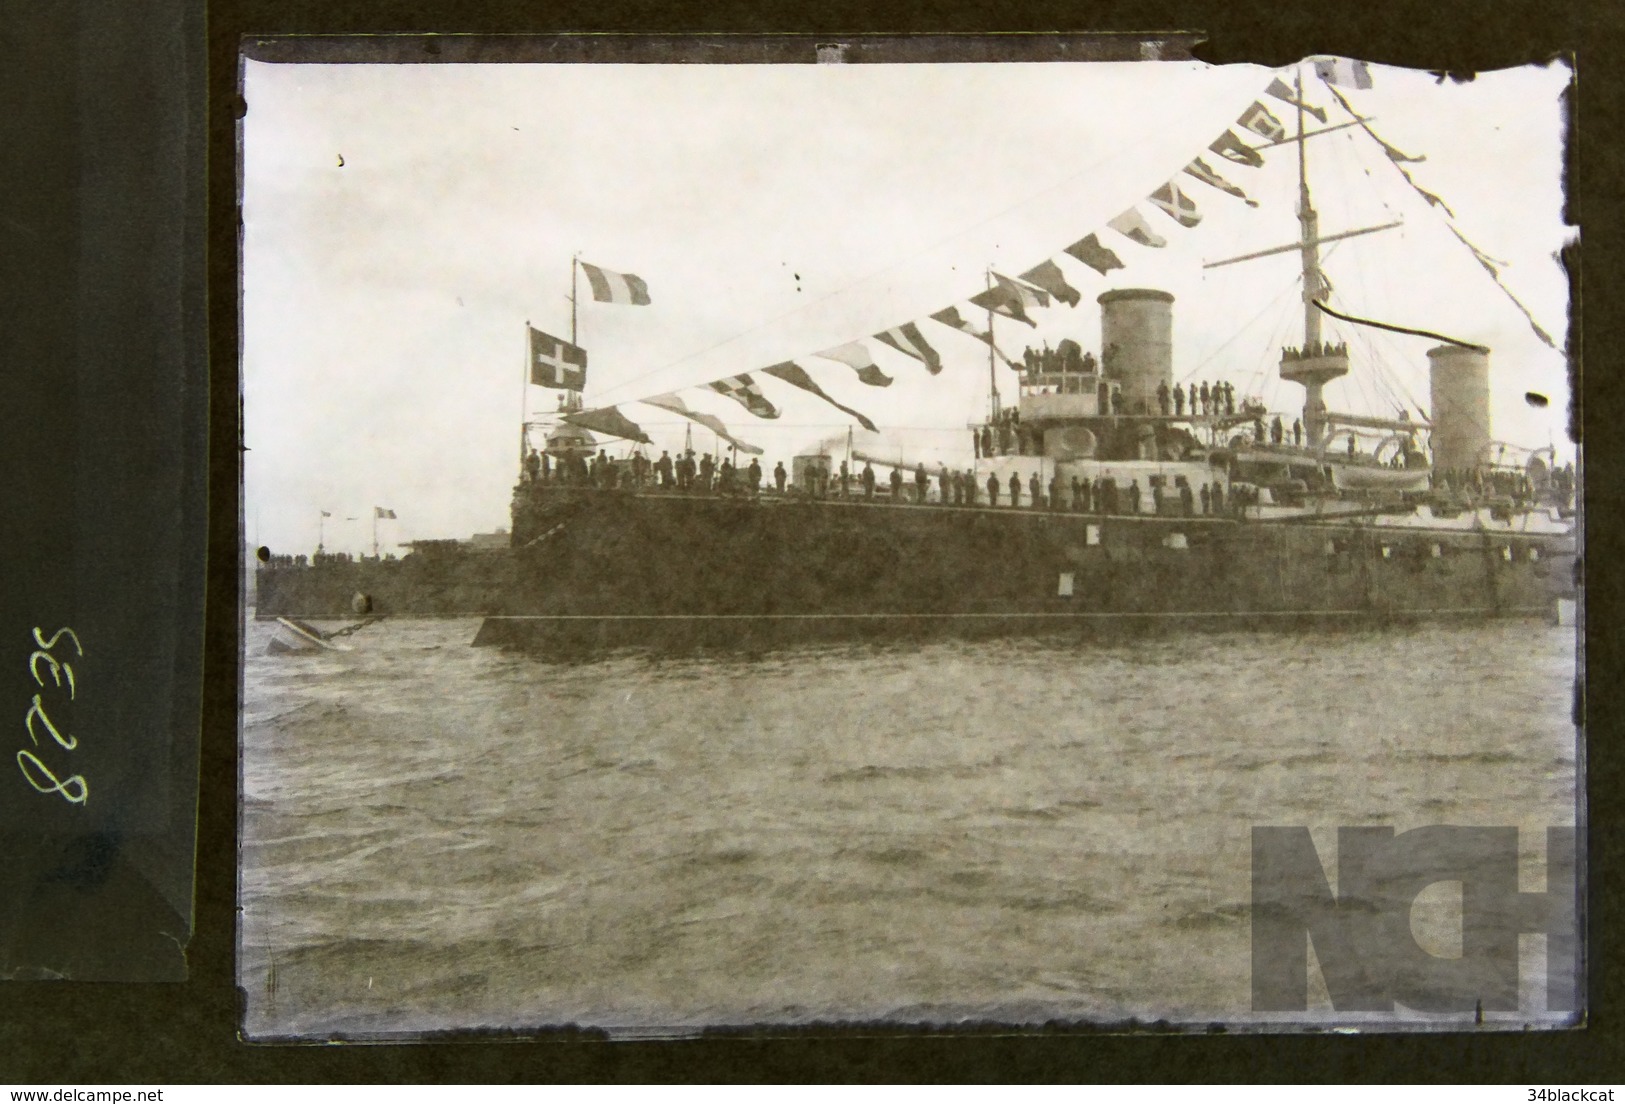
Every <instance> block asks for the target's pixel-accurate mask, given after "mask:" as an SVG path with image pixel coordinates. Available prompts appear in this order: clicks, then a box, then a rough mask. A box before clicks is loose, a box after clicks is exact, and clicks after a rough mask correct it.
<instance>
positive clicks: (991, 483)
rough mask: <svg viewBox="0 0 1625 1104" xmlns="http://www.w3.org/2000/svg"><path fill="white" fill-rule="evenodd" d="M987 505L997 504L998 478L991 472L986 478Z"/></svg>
mask: <svg viewBox="0 0 1625 1104" xmlns="http://www.w3.org/2000/svg"><path fill="white" fill-rule="evenodd" d="M987 504H988V505H989V506H997V505H998V504H999V477H998V476H996V475H994V474H992V473H991V472H989V473H988V477H987Z"/></svg>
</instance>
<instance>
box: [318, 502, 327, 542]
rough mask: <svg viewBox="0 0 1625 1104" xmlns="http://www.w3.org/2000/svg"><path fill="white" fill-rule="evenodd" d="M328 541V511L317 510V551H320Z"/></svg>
mask: <svg viewBox="0 0 1625 1104" xmlns="http://www.w3.org/2000/svg"><path fill="white" fill-rule="evenodd" d="M326 543H327V512H326V511H325V510H317V511H316V551H317V552H318V553H320V552H321V551H322V549H323V547H324V546H325V545H326Z"/></svg>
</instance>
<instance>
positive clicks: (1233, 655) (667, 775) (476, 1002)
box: [239, 620, 1577, 1037]
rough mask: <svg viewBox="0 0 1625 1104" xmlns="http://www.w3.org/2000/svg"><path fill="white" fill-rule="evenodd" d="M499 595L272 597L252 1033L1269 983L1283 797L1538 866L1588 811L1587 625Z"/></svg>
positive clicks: (253, 743) (1232, 1007)
mask: <svg viewBox="0 0 1625 1104" xmlns="http://www.w3.org/2000/svg"><path fill="white" fill-rule="evenodd" d="M477 628H478V622H477V621H472V620H470V621H415V622H414V621H386V622H383V623H381V624H378V625H375V626H372V627H369V628H367V629H366V630H364V631H363V632H361V633H359V634H357V635H356V636H355V637H353V638H352V643H353V644H354V650H353V651H351V652H347V653H342V654H339V653H324V654H321V655H316V656H265V655H264V654H263V649H264V645H265V642H266V640H267V639H268V637H269V630H268V628H267V627H266V626H265V625H264V624H259V623H255V622H250V623H249V624H248V630H247V635H246V641H247V645H246V651H247V654H246V656H245V660H244V663H245V672H244V706H243V732H242V740H243V749H242V750H243V755H242V772H243V792H244V805H243V812H242V837H241V839H242V844H241V846H242V852H241V904H242V909H243V911H242V920H241V928H240V960H239V972H240V978H241V982H242V984H243V986H244V988H245V990H246V993H247V998H248V1012H247V1019H246V1024H245V1028H246V1030H247V1032H248V1033H249V1034H250V1036H254V1037H271V1036H290V1035H295V1036H331V1035H348V1036H390V1035H411V1034H415V1033H418V1032H423V1031H431V1030H442V1029H454V1028H477V1027H494V1026H500V1027H530V1026H538V1025H557V1024H569V1023H574V1024H582V1025H595V1026H602V1027H609V1028H616V1029H623V1030H631V1031H634V1032H636V1031H661V1030H670V1029H685V1028H686V1029H697V1028H700V1027H702V1026H705V1025H738V1024H800V1023H806V1022H810V1021H828V1020H845V1021H854V1020H877V1019H887V1020H896V1021H906V1022H926V1021H929V1022H937V1023H943V1022H959V1021H965V1020H997V1021H1002V1022H1008V1023H1040V1022H1044V1021H1049V1020H1085V1021H1118V1020H1122V1019H1126V1018H1130V1017H1135V1018H1139V1019H1142V1020H1154V1019H1168V1020H1174V1021H1183V1022H1188V1023H1203V1022H1209V1021H1214V1020H1227V1019H1228V1020H1234V1019H1238V1018H1242V1019H1244V1018H1246V1016H1247V1010H1248V1007H1249V1003H1250V989H1249V968H1250V958H1249V955H1250V943H1249V939H1250V934H1249V933H1250V929H1249V920H1248V904H1247V903H1248V897H1249V870H1250V838H1251V836H1250V833H1251V829H1252V827H1253V826H1254V825H1257V824H1278V825H1308V826H1310V827H1311V828H1313V829H1314V838H1315V840H1316V843H1317V846H1318V847H1319V848H1320V851H1321V854H1322V855H1323V856H1328V855H1329V854H1330V853H1331V852H1332V851H1333V850H1335V829H1336V826H1338V825H1393V826H1394V827H1395V828H1396V829H1398V830H1400V831H1404V830H1406V829H1408V828H1412V827H1418V826H1422V825H1428V824H1467V825H1508V824H1516V825H1518V826H1519V827H1520V828H1521V829H1522V830H1523V832H1522V843H1521V846H1522V848H1523V849H1524V850H1525V851H1532V852H1533V854H1526V855H1524V856H1523V858H1524V859H1525V862H1526V865H1527V864H1528V863H1529V862H1533V863H1534V864H1535V869H1537V870H1538V869H1540V867H1539V852H1540V850H1541V849H1542V847H1543V838H1542V834H1543V832H1544V830H1545V828H1546V827H1547V826H1548V825H1568V824H1573V823H1574V822H1575V792H1576V750H1577V746H1576V744H1577V737H1576V734H1575V731H1574V729H1573V728H1572V727H1571V723H1570V716H1571V708H1572V694H1573V679H1574V672H1575V642H1574V632H1573V630H1572V629H1567V628H1556V627H1551V626H1547V625H1542V624H1538V623H1533V622H1505V623H1497V624H1484V625H1473V626H1435V627H1421V628H1412V629H1390V630H1380V631H1361V632H1348V633H1341V634H1335V635H1275V634H1256V633H1230V634H1221V633H1200V634H1192V635H1169V636H1166V637H1159V638H1154V639H1148V640H1138V641H1134V642H1125V643H1120V644H1105V643H1098V642H1093V643H1090V642H1078V641H1067V640H1026V641H1019V640H1018V641H980V642H974V643H972V642H944V643H934V644H930V645H926V646H920V645H915V644H897V645H863V646H852V647H819V648H809V649H803V650H793V649H792V650H785V651H779V652H774V653H771V654H767V655H758V656H739V655H712V656H705V657H685V658H669V657H668V658H661V657H658V656H651V655H643V654H637V653H621V654H615V655H611V656H607V657H605V658H602V659H598V660H595V661H591V662H582V663H575V664H567V665H561V664H557V663H549V662H544V661H541V660H538V659H535V658H532V657H528V656H525V655H521V654H513V653H507V652H503V651H499V650H494V649H486V648H472V647H470V646H469V642H470V641H471V640H472V639H473V637H474V633H475V631H476V630H477ZM1327 861H1328V862H1330V859H1329V858H1328V860H1327ZM1526 881H1527V879H1526ZM1524 888H1525V889H1530V888H1534V887H1532V886H1529V885H1525V886H1524Z"/></svg>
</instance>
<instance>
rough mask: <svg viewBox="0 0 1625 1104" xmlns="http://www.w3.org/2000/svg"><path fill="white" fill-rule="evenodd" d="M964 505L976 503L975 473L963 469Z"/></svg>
mask: <svg viewBox="0 0 1625 1104" xmlns="http://www.w3.org/2000/svg"><path fill="white" fill-rule="evenodd" d="M965 505H966V506H974V505H976V473H975V472H973V471H971V470H970V469H969V468H966V469H965Z"/></svg>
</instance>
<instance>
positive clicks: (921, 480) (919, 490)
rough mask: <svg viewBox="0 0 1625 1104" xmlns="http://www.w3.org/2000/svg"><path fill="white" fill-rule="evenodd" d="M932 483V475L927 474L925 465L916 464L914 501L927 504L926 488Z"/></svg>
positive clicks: (922, 504)
mask: <svg viewBox="0 0 1625 1104" xmlns="http://www.w3.org/2000/svg"><path fill="white" fill-rule="evenodd" d="M930 484H931V477H930V476H928V475H926V474H925V465H924V464H916V465H914V501H915V502H917V503H918V504H919V505H921V506H924V505H925V495H926V488H927V487H929V486H930Z"/></svg>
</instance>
